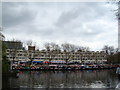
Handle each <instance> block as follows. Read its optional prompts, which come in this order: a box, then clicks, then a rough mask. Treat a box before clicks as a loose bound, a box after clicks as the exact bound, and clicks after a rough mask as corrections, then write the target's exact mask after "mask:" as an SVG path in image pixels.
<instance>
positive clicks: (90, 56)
mask: <svg viewBox="0 0 120 90" xmlns="http://www.w3.org/2000/svg"><path fill="white" fill-rule="evenodd" d="M36 55H37V54H36ZM35 59H39V60H43V61H45V60H50V61H57V60H61V61H63V60H64V61H66V62H79V63H105V62H107V59H106V54H105V53H104V52H103V51H96V52H95V51H87V52H85V51H77V52H64V51H44V50H43V51H40V52H39V53H38V55H37V56H36V57H35Z"/></svg>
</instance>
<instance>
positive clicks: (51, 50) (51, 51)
mask: <svg viewBox="0 0 120 90" xmlns="http://www.w3.org/2000/svg"><path fill="white" fill-rule="evenodd" d="M44 47H45V49H46V52H47V55H48V56H49V62H51V60H53V59H55V56H56V55H57V54H58V53H59V52H60V46H59V45H58V44H56V43H53V42H52V43H45V44H44Z"/></svg>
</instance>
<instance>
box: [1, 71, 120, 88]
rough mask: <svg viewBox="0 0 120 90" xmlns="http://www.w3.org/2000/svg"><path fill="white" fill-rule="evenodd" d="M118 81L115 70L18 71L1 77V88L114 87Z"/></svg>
mask: <svg viewBox="0 0 120 90" xmlns="http://www.w3.org/2000/svg"><path fill="white" fill-rule="evenodd" d="M119 82H120V81H119V79H118V76H117V75H116V74H115V70H83V71H80V70H79V71H20V72H19V77H18V78H16V77H9V78H3V84H4V85H3V88H5V87H4V86H7V87H9V88H19V89H20V88H115V87H116V86H117V84H118V83H119ZM5 84H7V85H5Z"/></svg>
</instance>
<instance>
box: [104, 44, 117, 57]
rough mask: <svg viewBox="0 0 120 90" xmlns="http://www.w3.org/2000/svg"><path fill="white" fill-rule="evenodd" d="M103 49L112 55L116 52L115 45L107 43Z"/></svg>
mask: <svg viewBox="0 0 120 90" xmlns="http://www.w3.org/2000/svg"><path fill="white" fill-rule="evenodd" d="M102 50H103V51H105V53H106V54H107V55H112V54H114V50H115V49H114V47H113V46H108V45H105V46H104V47H103V49H102Z"/></svg>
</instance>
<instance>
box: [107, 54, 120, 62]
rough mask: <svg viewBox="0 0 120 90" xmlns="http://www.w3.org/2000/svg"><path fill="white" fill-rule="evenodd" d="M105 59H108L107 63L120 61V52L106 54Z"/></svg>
mask: <svg viewBox="0 0 120 90" xmlns="http://www.w3.org/2000/svg"><path fill="white" fill-rule="evenodd" d="M107 59H108V62H109V63H114V64H118V63H120V52H118V53H116V54H114V55H108V58H107Z"/></svg>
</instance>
